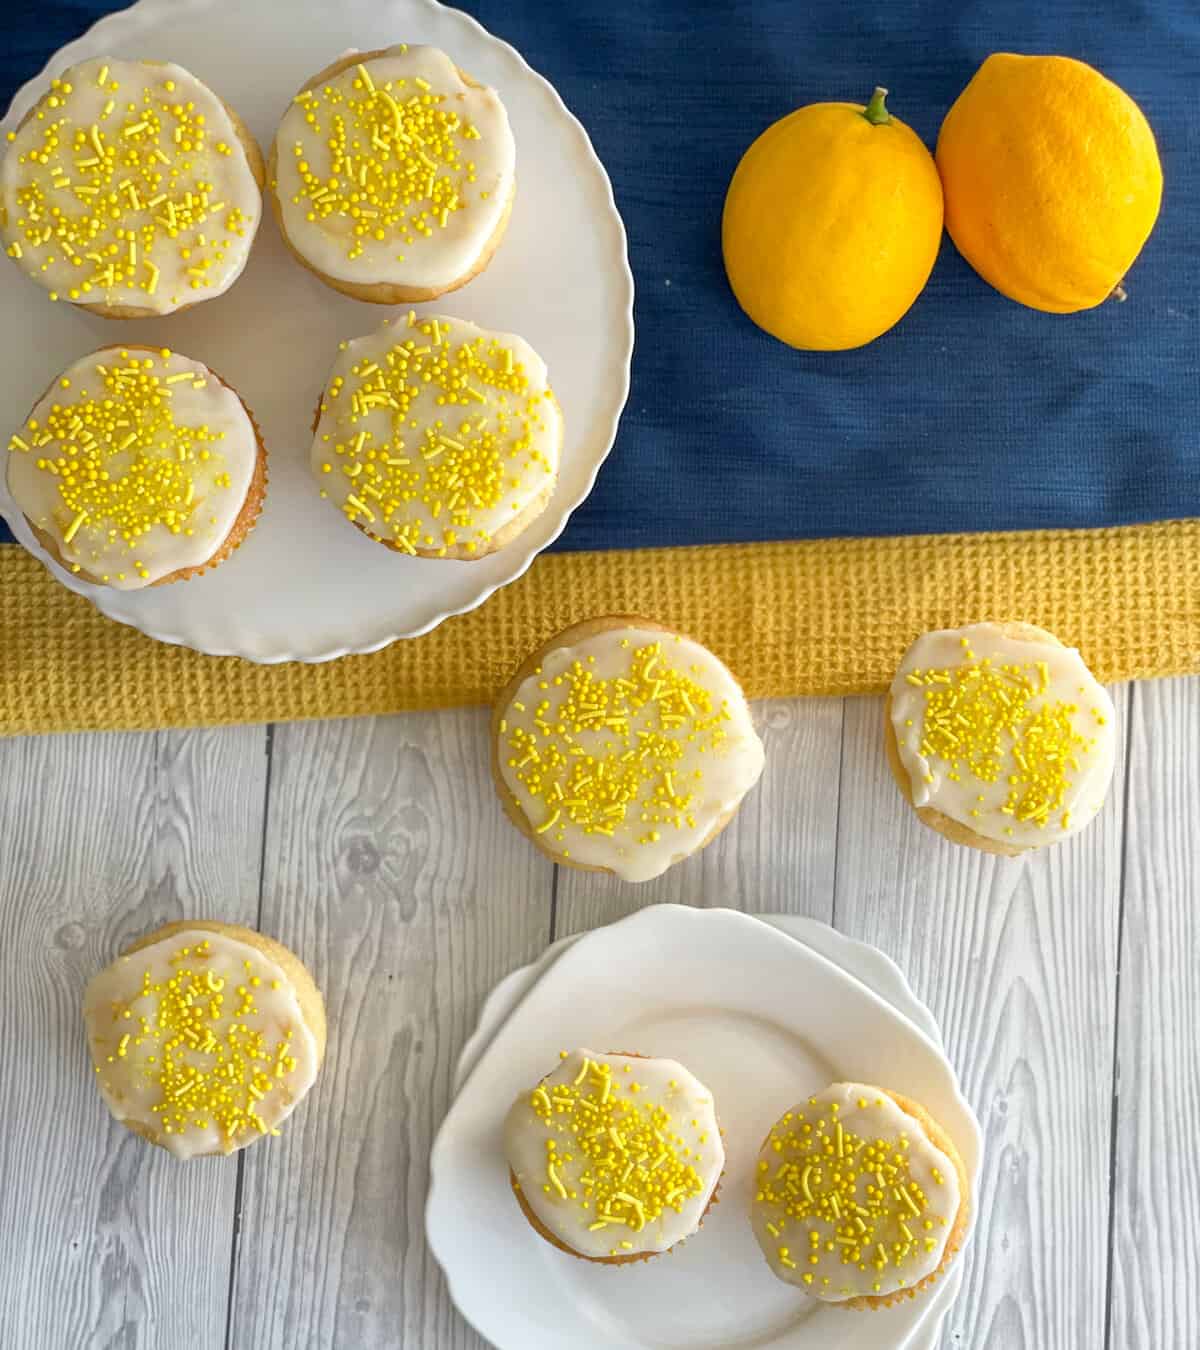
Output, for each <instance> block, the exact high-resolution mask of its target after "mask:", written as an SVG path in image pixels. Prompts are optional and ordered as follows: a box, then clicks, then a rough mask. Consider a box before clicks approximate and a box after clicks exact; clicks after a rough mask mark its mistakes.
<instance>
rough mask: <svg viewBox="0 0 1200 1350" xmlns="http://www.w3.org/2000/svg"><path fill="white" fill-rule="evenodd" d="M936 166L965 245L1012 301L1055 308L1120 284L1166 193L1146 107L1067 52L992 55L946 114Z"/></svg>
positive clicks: (954, 233)
mask: <svg viewBox="0 0 1200 1350" xmlns="http://www.w3.org/2000/svg"><path fill="white" fill-rule="evenodd" d="M937 165H938V169H939V170H940V172H941V175H942V185H943V188H944V189H945V194H946V228H947V230H949V232H950V237H951V238H952V239H953V240H954V242H955V244H956V245H957V246H958V251H959V252H960V253H961V254H962V255H963V257H964V258H966V260H967V261H968V262H969V263H970V264H971V266H972V267H973V268H974V269H975V270H976V271H977V272H978V273H979V275H980V276H981V277H983V278H984V280H985V281H989V282H990V283H991V284H992V285H993V286H995V288H996V289H997V290H998V291H1000V292H1002V293H1003V294H1004V295H1007V296H1008V297H1009V298H1010V299H1013V300H1019V301H1020V302H1021V304H1023V305H1031V306H1032V307H1033V308H1034V309H1044V310H1050V311H1051V312H1053V313H1055V314H1070V313H1072V312H1074V311H1075V310H1079V309H1090V308H1091V307H1092V306H1093V305H1098V304H1100V302H1101V301H1102V300H1104V299H1105V298H1106V297H1107V296H1108V295H1110V294H1111V293H1112V291H1113V290H1114V288H1115V287H1116V286H1117V285H1118V284H1119V283H1120V281H1121V279H1122V278H1123V277H1124V275H1125V273H1126V272H1127V271H1128V269H1129V268H1130V267H1131V266H1132V264H1133V260H1134V259H1135V258H1136V257H1137V255H1138V254H1139V253H1140V252H1141V250H1142V245H1143V244H1144V243H1145V242H1146V240H1147V238H1148V237H1149V235H1150V231H1151V229H1153V227H1154V222H1155V220H1156V219H1157V217H1158V208H1159V203H1160V201H1161V200H1162V167H1161V165H1160V164H1159V161H1158V150H1157V148H1156V147H1155V144H1154V133H1153V132H1152V131H1151V130H1150V124H1149V123H1148V122H1147V121H1146V119H1145V117H1144V116H1143V114H1142V110H1141V109H1140V108H1139V107H1138V105H1137V104H1136V103H1135V102H1134V101H1133V99H1131V98H1130V97H1129V95H1128V94H1127V93H1125V91H1124V90H1123V89H1120V88H1119V87H1118V86H1117V85H1115V84H1113V82H1112V81H1111V80H1108V79H1105V77H1104V76H1103V75H1101V74H1100V72H1099V71H1098V70H1093V69H1092V67H1091V66H1089V65H1085V64H1084V63H1083V62H1082V61H1074V60H1072V59H1071V58H1070V57H1067V56H1013V55H1011V54H1009V53H997V54H996V55H994V56H989V57H988V59H987V60H986V61H985V62H984V63H983V65H982V66H980V67H979V69H978V71H976V73H975V76H974V78H973V79H972V80H971V82H970V84H968V85H967V87H966V88H965V89H964V90H963V92H962V93H961V94H960V95H959V96H958V100H957V102H956V103H955V104H954V106H953V107H952V108H951V109H950V111H949V112H948V113H947V114H946V120H945V121H944V122H943V123H942V130H941V133H940V134H939V136H938V144H937Z"/></svg>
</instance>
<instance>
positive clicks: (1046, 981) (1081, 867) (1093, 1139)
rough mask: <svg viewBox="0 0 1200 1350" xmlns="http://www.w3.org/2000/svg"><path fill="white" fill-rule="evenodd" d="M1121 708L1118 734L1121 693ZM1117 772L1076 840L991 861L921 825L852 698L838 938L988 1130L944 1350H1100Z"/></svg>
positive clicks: (868, 704)
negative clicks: (935, 1040)
mask: <svg viewBox="0 0 1200 1350" xmlns="http://www.w3.org/2000/svg"><path fill="white" fill-rule="evenodd" d="M1114 698H1115V701H1116V706H1117V712H1118V717H1119V719H1120V725H1121V727H1122V728H1124V727H1125V724H1126V723H1125V709H1126V706H1127V702H1128V694H1127V690H1126V689H1120V690H1117V691H1116V692H1115V694H1114ZM1123 770H1124V761H1123V757H1122V756H1121V754H1120V752H1118V767H1117V773H1116V777H1115V779H1114V782H1113V787H1112V790H1111V792H1110V794H1109V798H1108V801H1107V803H1106V805H1105V807H1104V809H1103V810H1102V812H1101V813H1100V815H1099V816H1098V817H1097V819H1096V820H1095V821H1094V822H1093V823H1092V824H1091V825H1090V826H1089V827H1088V829H1086V830H1084V831H1083V832H1082V833H1080V834H1079V835H1076V836H1075V837H1074V838H1072V839H1070V840H1068V841H1066V842H1065V843H1063V844H1059V845H1057V846H1056V847H1053V848H1049V849H1045V850H1042V851H1040V852H1038V853H1036V854H1032V855H1030V856H1029V858H1028V859H1026V860H1019V859H1002V858H994V857H989V856H987V855H984V854H981V853H978V852H976V851H974V850H972V849H966V848H962V847H959V846H957V845H954V844H951V843H949V842H948V841H947V840H945V839H943V838H941V836H939V835H937V834H935V833H934V832H933V831H932V830H929V829H927V828H926V827H925V826H924V825H922V824H921V823H920V822H919V821H918V820H917V818H916V815H915V813H914V812H913V811H912V810H911V808H910V807H908V806H907V805H906V804H905V802H904V801H903V799H902V798H901V795H900V793H899V791H898V789H897V787H896V785H895V783H894V782H893V781H892V778H891V776H890V774H889V772H888V769H887V767H886V764H885V761H884V754H883V724H882V702H881V700H878V699H863V700H859V699H853V700H848V701H847V705H846V734H845V740H844V746H843V758H842V810H841V819H840V828H839V831H838V878H837V895H836V911H835V912H836V922H837V926H838V927H839V928H840V929H842V930H844V931H845V932H847V933H849V934H850V935H851V936H853V937H857V938H861V939H863V940H864V941H867V942H871V943H874V944H875V945H876V946H878V947H881V948H882V949H883V950H884V951H886V952H887V953H888V954H889V955H891V956H892V957H893V958H894V959H895V960H897V961H898V962H899V964H900V966H901V968H902V969H903V970H905V972H906V973H907V975H908V977H909V979H910V981H911V983H912V985H913V987H914V989H915V990H916V992H917V994H918V996H919V997H921V998H922V999H923V1000H925V1001H926V1002H927V1003H928V1004H929V1006H930V1008H931V1009H932V1010H933V1012H934V1015H935V1016H936V1018H937V1020H938V1023H939V1025H940V1026H941V1028H942V1031H943V1034H944V1036H945V1039H946V1044H947V1048H948V1051H949V1054H950V1059H951V1061H952V1062H953V1064H954V1065H955V1067H956V1068H957V1070H958V1073H959V1075H960V1079H961V1081H962V1084H963V1089H964V1092H965V1094H966V1096H967V1098H968V1099H969V1100H970V1102H971V1103H972V1105H973V1106H974V1108H975V1110H976V1113H977V1115H978V1116H979V1119H980V1123H981V1125H982V1127H983V1132H984V1148H985V1167H984V1172H983V1175H982V1178H981V1184H980V1187H979V1190H978V1193H977V1195H976V1205H977V1213H978V1221H977V1226H976V1230H975V1236H974V1239H973V1242H972V1245H971V1247H970V1250H969V1253H968V1256H967V1266H966V1281H965V1284H964V1287H963V1294H962V1296H961V1297H960V1298H959V1300H958V1302H957V1303H956V1304H955V1306H954V1308H953V1309H952V1310H951V1312H950V1314H949V1316H948V1317H947V1319H946V1323H945V1330H944V1333H943V1344H944V1345H945V1346H946V1347H952V1346H953V1347H961V1346H972V1347H974V1346H981V1347H983V1346H987V1347H996V1348H997V1350H1001V1348H1002V1350H1077V1347H1079V1346H1099V1345H1101V1344H1102V1343H1103V1338H1104V1320H1105V1261H1106V1224H1107V1214H1108V1187H1107V1176H1108V1163H1109V1148H1110V1129H1111V1119H1110V1117H1111V1112H1110V1107H1111V1089H1110V1084H1111V1072H1112V1053H1113V1036H1114V1032H1115V1027H1114V1016H1115V993H1116V950H1117V927H1118V913H1119V900H1120V886H1121V852H1122V808H1123V802H1124V792H1123V787H1124V784H1123V777H1124V772H1123Z"/></svg>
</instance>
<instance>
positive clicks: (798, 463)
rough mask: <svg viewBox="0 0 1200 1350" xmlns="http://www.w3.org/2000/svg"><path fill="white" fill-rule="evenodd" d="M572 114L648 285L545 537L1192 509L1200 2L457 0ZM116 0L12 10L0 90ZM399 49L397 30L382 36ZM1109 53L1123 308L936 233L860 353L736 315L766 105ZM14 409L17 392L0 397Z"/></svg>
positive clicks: (923, 117)
mask: <svg viewBox="0 0 1200 1350" xmlns="http://www.w3.org/2000/svg"><path fill="white" fill-rule="evenodd" d="M462 7H463V8H465V9H467V10H469V11H470V12H471V13H473V14H474V15H475V16H476V17H477V18H478V19H479V20H480V21H481V22H482V23H483V24H484V25H485V26H486V27H488V28H489V29H491V30H492V31H493V32H495V33H496V34H497V35H498V36H500V37H503V38H505V39H506V40H507V41H509V42H511V43H512V44H513V45H514V46H516V47H517V48H518V49H519V50H520V51H521V52H522V53H523V54H524V56H525V57H526V59H527V60H528V61H529V62H530V64H531V65H533V66H534V67H535V68H536V69H537V70H539V71H541V72H542V73H543V74H544V75H546V76H547V78H549V79H550V80H551V81H552V82H553V83H554V84H555V85H556V87H557V88H558V89H559V91H560V92H561V94H562V96H563V98H564V99H565V101H566V102H567V104H568V105H569V106H570V107H571V109H572V110H573V111H574V112H575V113H576V115H577V116H578V117H579V118H580V120H581V121H582V122H583V123H584V125H585V126H586V127H587V129H588V131H589V133H590V134H591V137H592V140H593V142H594V143H595V146H596V149H597V151H598V152H599V154H600V157H601V158H602V159H603V161H604V163H605V164H606V165H607V167H608V171H609V174H610V175H611V177H612V180H613V185H614V188H615V191H616V197H617V202H618V205H619V206H620V209H621V213H622V215H623V216H624V219H625V224H626V227H627V229H628V232H629V243H630V254H631V258H632V263H633V270H634V274H635V276H636V280H637V287H638V295H637V305H636V320H637V349H636V353H635V356H634V367H633V388H632V392H631V394H630V399H629V405H628V408H627V410H626V413H625V417H624V420H623V422H622V424H621V430H620V434H619V437H618V440H617V445H616V448H615V450H614V452H613V455H612V457H611V459H610V460H609V462H608V464H607V465H606V466H605V468H604V470H603V471H602V473H601V476H600V480H599V483H598V484H597V487H596V490H595V492H594V493H593V495H592V497H591V498H590V499H589V500H588V501H587V502H586V503H585V504H584V506H583V507H581V508H580V510H579V511H578V512H577V513H576V514H575V516H574V518H573V519H572V521H571V523H570V525H569V527H568V529H567V532H566V534H565V536H564V537H563V539H562V540H561V541H560V542H559V544H558V547H560V548H619V547H636V546H641V545H654V544H703V543H722V542H732V541H738V540H753V539H781V538H804V537H817V536H822V535H833V534H842V535H844V534H856V535H857V534H865V535H883V534H909V533H922V532H926V531H958V530H985V529H1016V528H1024V527H1049V526H1095V525H1115V524H1123V523H1128V522H1133V521H1145V520H1157V519H1166V518H1169V517H1178V516H1188V515H1200V267H1198V259H1200V226H1198V223H1197V222H1198V221H1200V118H1198V117H1197V115H1196V111H1195V99H1196V91H1197V90H1198V89H1200V6H1197V5H1196V3H1195V0H1158V3H1155V0H1140V2H1139V0H1105V3H1103V4H1102V5H1096V4H1093V3H1088V2H1087V0H1056V2H1055V3H1052V4H1047V3H1045V0H1038V2H1037V3H1034V0H988V3H982V2H981V0H976V2H975V3H964V4H956V3H953V2H952V0H951V2H947V0H889V3H886V4H850V3H847V2H846V0H811V2H810V3H802V2H801V0H738V3H736V4H732V3H730V2H729V0H691V2H690V3H684V2H682V0H659V3H654V4H647V3H645V2H644V0H565V2H564V3H551V2H550V0H503V3H500V0H469V2H468V3H465V4H464V5H463V6H462ZM113 8H117V6H114V5H112V4H109V3H105V0H42V2H40V3H37V4H28V3H24V2H23V0H18V2H17V4H16V6H15V12H14V9H13V6H12V5H11V4H10V6H9V9H8V10H7V11H6V18H7V19H8V22H7V24H6V26H5V40H4V45H3V49H2V50H0V105H6V104H7V101H8V100H9V98H11V96H12V94H13V92H14V91H15V89H16V88H17V86H18V85H19V84H20V83H21V82H22V81H24V80H26V79H28V78H29V77H30V76H31V75H33V74H35V73H36V72H37V71H38V70H39V69H40V68H41V66H42V64H43V63H44V61H45V60H46V59H47V58H48V57H49V56H50V55H51V53H52V52H53V51H54V50H55V49H57V48H58V47H59V46H61V45H62V44H63V43H64V42H66V41H68V40H69V39H70V38H72V37H74V36H76V35H77V34H78V33H79V32H81V31H82V30H83V29H84V28H85V27H86V26H87V24H88V23H89V22H90V21H91V20H92V19H94V18H96V17H98V16H99V15H101V14H102V13H105V12H107V11H109V10H111V9H113ZM397 37H398V39H399V38H401V37H403V35H402V34H398V35H397ZM1000 50H1010V51H1022V52H1058V53H1063V54H1067V55H1072V56H1077V57H1080V58H1082V59H1083V60H1086V61H1089V62H1091V63H1092V64H1093V65H1095V66H1097V67H1099V68H1100V69H1101V70H1102V71H1103V72H1104V73H1105V74H1107V75H1109V76H1110V77H1111V78H1113V79H1114V80H1116V81H1117V83H1118V84H1120V85H1122V86H1123V87H1124V88H1125V89H1126V90H1127V91H1128V92H1129V93H1130V94H1131V95H1132V96H1133V97H1134V98H1135V99H1137V101H1138V102H1139V103H1140V104H1141V106H1142V108H1143V109H1144V111H1145V113H1146V115H1147V117H1148V118H1149V120H1150V123H1151V125H1152V126H1153V127H1154V130H1155V133H1156V134H1157V136H1158V141H1159V147H1160V151H1161V154H1162V158H1163V167H1164V175H1165V181H1166V189H1165V194H1164V202H1163V212H1162V216H1161V218H1160V220H1159V223H1158V226H1157V228H1156V230H1155V232H1154V234H1153V235H1152V236H1151V239H1150V241H1149V243H1148V245H1147V246H1146V249H1145V251H1144V252H1143V254H1142V257H1141V258H1140V259H1139V260H1138V262H1137V263H1136V264H1135V266H1134V267H1133V269H1132V271H1131V273H1130V275H1129V278H1128V281H1127V289H1128V292H1129V299H1128V301H1127V302H1126V303H1124V304H1118V303H1116V302H1112V301H1110V302H1108V303H1106V304H1104V305H1102V306H1101V307H1100V308H1099V309H1096V310H1093V311H1090V312H1088V313H1084V314H1078V315H1071V316H1056V315H1049V314H1040V313H1036V312H1034V311H1033V310H1028V309H1024V308H1022V307H1021V306H1019V305H1016V304H1013V303H1012V302H1011V301H1009V300H1006V299H1004V298H1003V297H1002V296H1000V295H998V294H997V293H996V292H995V291H993V290H991V289H990V288H989V287H988V286H987V285H986V284H985V283H984V282H983V281H982V280H981V279H980V278H979V277H977V276H976V275H975V274H974V272H972V271H971V269H970V268H969V267H968V266H967V265H966V264H965V263H964V262H963V260H962V259H961V258H960V257H959V256H958V254H957V253H956V251H955V249H954V247H953V245H952V244H951V243H950V242H949V240H948V239H947V240H946V241H944V243H943V248H942V253H941V256H940V258H939V259H938V262H937V265H936V267H935V269H934V272H933V276H932V278H931V279H930V282H929V285H928V287H927V289H926V290H925V292H924V294H923V295H922V296H921V297H920V299H919V300H918V301H917V303H916V305H915V306H914V308H913V309H912V311H911V312H910V313H909V315H908V316H907V317H906V318H905V319H904V320H903V321H902V322H901V323H900V324H899V325H898V326H897V327H896V328H894V329H893V330H892V331H891V332H890V333H887V334H885V335H884V336H883V337H882V338H880V339H879V340H878V341H877V342H874V343H872V344H871V345H870V346H868V347H865V348H862V349H860V350H858V351H853V352H844V353H832V354H831V353H801V352H794V351H792V350H790V349H789V348H787V347H784V346H782V345H781V344H779V343H777V342H775V341H773V340H772V339H771V338H769V337H767V336H766V335H765V334H763V333H761V332H759V331H758V329H756V328H755V327H754V326H753V325H752V324H751V323H750V322H749V320H747V319H746V318H745V317H744V316H743V315H742V313H741V311H740V310H739V309H738V307H737V305H736V303H735V302H734V299H733V296H732V294H731V293H730V291H729V288H728V285H727V284H726V281H725V274H724V271H723V268H722V264H721V251H720V217H721V205H722V202H723V200H724V194H725V189H726V186H727V185H728V182H729V178H730V175H731V174H732V172H733V169H734V166H735V165H736V164H737V161H738V158H739V156H740V155H741V153H742V152H743V151H744V150H745V148H746V147H747V146H748V145H749V143H750V142H751V141H752V140H753V139H754V137H755V136H757V135H758V133H759V132H760V131H762V130H763V128H764V127H766V126H767V125H768V124H769V123H770V122H772V121H774V120H775V119H776V118H778V117H780V116H782V115H783V114H785V113H787V112H789V111H790V110H791V109H792V108H794V107H796V106H798V105H800V104H802V103H809V102H814V101H817V100H825V99H857V100H865V99H866V98H867V96H868V95H869V93H870V91H871V89H872V87H873V86H874V85H876V84H883V85H886V86H887V87H888V88H889V89H890V90H891V91H892V93H891V98H890V99H889V105H890V107H891V108H892V110H893V111H894V113H895V114H896V115H897V116H899V117H901V118H902V119H904V120H905V121H907V122H909V123H910V124H911V125H912V126H913V127H914V128H915V129H916V130H917V131H918V133H919V134H920V135H921V136H922V137H923V138H924V139H925V140H926V142H927V143H928V144H930V145H932V144H933V142H934V140H935V138H936V135H937V129H938V126H939V124H940V121H941V118H942V116H943V114H944V113H945V111H946V109H947V108H948V107H949V106H950V104H951V103H952V102H953V100H954V99H955V97H956V96H957V95H958V93H959V91H960V90H961V89H962V88H963V86H964V85H965V84H966V82H967V80H968V79H969V78H970V77H971V75H972V73H973V72H974V70H975V69H976V67H977V66H978V65H979V63H980V61H981V60H982V59H983V58H984V57H985V56H986V55H987V54H988V53H989V52H992V51H1000ZM2 411H3V415H4V421H5V422H6V423H7V422H8V421H12V420H14V419H15V418H16V417H19V416H20V415H21V413H22V412H23V411H24V410H23V409H4V410H2Z"/></svg>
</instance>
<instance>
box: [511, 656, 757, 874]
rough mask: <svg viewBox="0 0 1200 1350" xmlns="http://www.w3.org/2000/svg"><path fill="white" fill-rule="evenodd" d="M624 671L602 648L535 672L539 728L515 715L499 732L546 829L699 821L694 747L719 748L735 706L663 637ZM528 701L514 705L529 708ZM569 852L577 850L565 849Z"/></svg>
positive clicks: (559, 832) (650, 827)
mask: <svg viewBox="0 0 1200 1350" xmlns="http://www.w3.org/2000/svg"><path fill="white" fill-rule="evenodd" d="M621 647H622V649H623V650H624V651H625V652H626V653H627V660H626V661H625V663H624V665H623V671H622V673H620V674H618V675H616V676H615V677H614V678H612V679H602V678H598V677H597V676H596V675H595V674H594V673H593V671H592V669H591V667H592V666H593V665H594V664H595V660H596V658H595V656H594V655H590V656H588V657H587V658H586V659H576V660H575V661H573V662H572V663H571V664H570V665H569V666H568V667H567V669H566V670H564V671H563V672H562V674H560V675H555V676H553V677H552V678H547V677H545V676H544V675H543V674H542V671H541V670H540V669H539V670H538V671H537V672H535V674H536V675H537V676H540V677H541V678H539V679H538V681H537V689H538V692H539V698H538V701H537V704H536V705H535V706H534V708H533V710H532V711H533V715H532V729H530V728H527V727H525V726H522V725H520V724H519V723H518V721H517V720H516V719H515V718H514V719H513V720H512V724H511V725H510V723H509V720H508V719H505V720H504V721H503V722H502V723H501V726H500V732H501V735H502V737H503V738H504V743H505V745H506V746H507V749H508V754H509V758H508V767H509V768H510V769H512V770H513V772H514V774H515V776H516V779H517V781H518V783H520V785H521V787H522V788H523V789H524V791H525V792H526V793H527V794H528V796H529V798H530V799H531V800H532V803H533V805H534V806H535V808H540V810H541V814H542V818H541V819H540V820H535V821H534V826H535V828H536V830H537V832H538V833H539V834H546V835H549V837H550V838H552V839H554V840H555V841H556V842H559V843H561V842H563V840H564V839H565V837H566V835H565V830H566V827H567V826H568V825H571V826H574V827H576V828H577V829H580V830H582V831H583V832H584V833H585V834H599V835H605V836H608V837H612V836H614V835H616V834H617V832H618V831H621V834H622V836H623V837H626V838H628V840H629V841H630V842H634V843H637V844H656V843H658V842H659V840H660V839H661V837H662V831H663V830H664V829H675V830H679V829H682V828H684V826H686V827H687V828H688V829H695V828H696V818H695V816H694V814H693V803H694V801H695V795H696V782H697V780H699V779H702V778H703V770H702V769H693V770H692V771H691V772H690V773H687V772H686V771H685V770H683V769H682V768H681V761H682V759H683V757H684V754H685V752H686V751H687V750H688V748H689V747H690V748H694V749H696V750H698V751H700V752H701V753H710V752H715V751H717V750H718V748H719V747H720V746H721V745H722V744H723V743H724V742H725V741H726V739H727V738H728V730H727V727H726V724H727V723H728V722H729V720H730V715H729V710H728V708H727V707H726V704H725V702H724V701H723V700H721V701H720V702H716V701H714V698H713V696H712V694H711V693H710V692H709V691H708V690H707V689H706V688H704V686H703V685H702V684H700V683H699V682H698V681H697V679H696V678H695V676H696V675H697V674H698V673H699V668H698V667H693V669H692V671H691V672H690V673H689V672H685V671H683V670H681V669H679V668H678V667H676V666H674V665H672V664H671V662H670V660H669V659H668V656H667V652H666V650H665V649H664V644H663V643H662V642H650V643H646V644H644V645H641V646H634V645H633V644H632V643H631V641H630V639H629V638H622V639H621ZM526 711H527V709H526V707H525V705H524V704H522V703H513V704H512V705H511V707H510V709H509V713H510V716H511V714H512V713H513V712H517V713H522V714H523V713H525V712H526ZM563 856H569V850H566V849H564V850H563Z"/></svg>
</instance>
